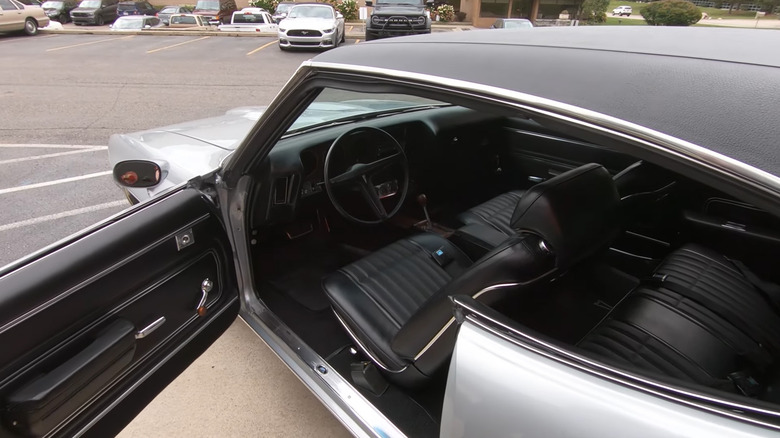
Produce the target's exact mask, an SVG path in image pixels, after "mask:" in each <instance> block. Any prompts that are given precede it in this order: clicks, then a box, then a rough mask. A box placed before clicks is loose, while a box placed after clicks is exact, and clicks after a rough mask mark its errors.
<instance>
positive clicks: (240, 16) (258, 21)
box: [218, 8, 279, 34]
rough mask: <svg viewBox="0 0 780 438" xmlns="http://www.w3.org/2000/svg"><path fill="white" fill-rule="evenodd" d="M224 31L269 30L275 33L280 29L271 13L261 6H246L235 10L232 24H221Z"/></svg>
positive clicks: (231, 20) (220, 26) (220, 28)
mask: <svg viewBox="0 0 780 438" xmlns="http://www.w3.org/2000/svg"><path fill="white" fill-rule="evenodd" d="M218 29H219V30H221V31H223V32H267V33H271V34H273V33H274V32H276V31H277V30H279V25H278V24H276V22H274V19H273V18H272V17H271V14H269V13H268V12H266V11H265V10H264V9H260V8H244V9H242V10H240V11H236V12H233V16H232V17H231V18H230V24H220V25H219V28H218Z"/></svg>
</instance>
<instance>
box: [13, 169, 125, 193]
mask: <svg viewBox="0 0 780 438" xmlns="http://www.w3.org/2000/svg"><path fill="white" fill-rule="evenodd" d="M112 173H113V172H112V171H111V170H107V171H105V172H97V173H90V174H88V175H81V176H74V177H71V178H63V179H57V180H54V181H46V182H42V183H37V184H30V185H26V186H19V187H10V188H7V189H2V190H0V195H4V194H6V193H14V192H20V191H22V190H30V189H37V188H40V187H48V186H54V185H57V184H64V183H69V182H73V181H80V180H82V179H89V178H97V177H99V176H105V175H111V174H112Z"/></svg>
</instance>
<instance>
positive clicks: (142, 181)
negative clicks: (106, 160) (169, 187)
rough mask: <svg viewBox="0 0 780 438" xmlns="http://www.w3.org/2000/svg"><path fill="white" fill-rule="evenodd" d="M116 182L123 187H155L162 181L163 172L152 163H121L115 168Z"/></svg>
mask: <svg viewBox="0 0 780 438" xmlns="http://www.w3.org/2000/svg"><path fill="white" fill-rule="evenodd" d="M114 180H115V181H116V182H117V183H118V184H119V185H120V186H123V187H134V188H137V187H153V186H156V185H157V184H159V183H160V181H162V170H161V169H160V166H159V165H158V164H157V163H154V162H152V161H144V160H127V161H120V162H118V163H116V165H115V166H114Z"/></svg>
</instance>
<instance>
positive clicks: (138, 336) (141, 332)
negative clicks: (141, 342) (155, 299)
mask: <svg viewBox="0 0 780 438" xmlns="http://www.w3.org/2000/svg"><path fill="white" fill-rule="evenodd" d="M163 324H165V317H164V316H161V317H159V318H157V320H156V321H154V322H153V323H151V324H149V325H147V326H146V327H144V328H142V329H141V330H138V332H137V333H136V334H135V338H136V339H143V338H145V337H147V336H149V335H151V334H152V332H154V331H155V330H157V329H158V328H160V327H161V326H162V325H163Z"/></svg>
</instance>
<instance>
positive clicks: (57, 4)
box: [41, 0, 62, 9]
mask: <svg viewBox="0 0 780 438" xmlns="http://www.w3.org/2000/svg"><path fill="white" fill-rule="evenodd" d="M41 7H43V8H47V9H48V8H51V9H58V8H61V7H62V2H57V1H52V0H49V1H47V2H43V4H42V5H41Z"/></svg>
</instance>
